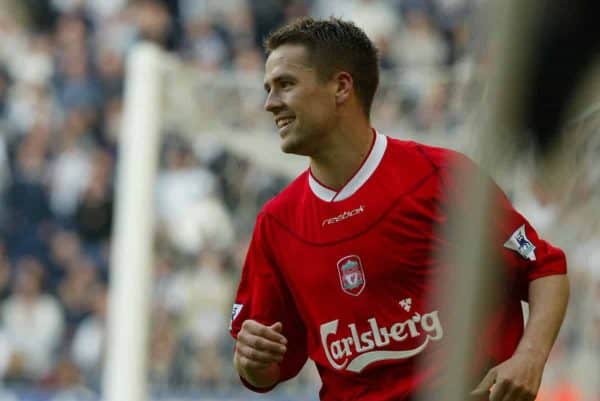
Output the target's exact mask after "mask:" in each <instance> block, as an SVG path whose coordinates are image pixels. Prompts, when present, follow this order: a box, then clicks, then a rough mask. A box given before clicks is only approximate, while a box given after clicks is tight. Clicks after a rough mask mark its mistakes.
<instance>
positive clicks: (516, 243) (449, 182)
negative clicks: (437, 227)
mask: <svg viewBox="0 0 600 401" xmlns="http://www.w3.org/2000/svg"><path fill="white" fill-rule="evenodd" d="M428 156H429V157H430V160H431V161H432V163H434V165H436V168H437V170H438V173H439V175H440V177H441V180H442V185H443V187H444V193H445V194H446V195H447V196H448V197H449V200H450V202H457V204H458V206H459V210H462V211H463V212H464V213H469V205H468V204H467V200H466V199H465V195H464V186H463V185H461V182H465V180H466V179H469V178H478V179H481V180H483V181H482V182H486V183H488V184H489V185H490V188H491V191H492V196H491V199H492V206H491V207H492V224H493V227H491V228H492V230H493V233H492V236H491V238H492V239H493V240H494V241H496V244H495V246H494V247H493V248H494V249H495V250H497V251H499V252H500V253H501V254H502V257H503V260H504V262H505V265H506V267H507V268H508V269H510V270H511V271H513V272H514V273H516V275H518V276H519V277H524V278H526V279H527V280H528V281H532V280H535V279H537V278H541V277H544V276H549V275H556V274H566V272H567V263H566V257H565V254H564V252H563V251H562V250H561V249H559V248H557V247H555V246H553V245H551V244H550V243H549V242H547V241H545V240H544V239H542V238H540V236H539V235H538V233H537V232H536V230H535V229H534V227H533V226H532V225H531V224H530V223H529V222H528V221H527V219H526V218H525V217H524V216H523V215H521V214H520V213H519V212H518V211H517V210H515V208H514V207H513V205H512V204H511V202H510V200H509V199H508V197H507V196H506V194H505V193H504V192H503V191H502V189H500V187H499V186H498V185H497V184H496V183H495V182H494V181H493V180H492V179H491V178H489V177H488V176H487V175H485V174H484V172H483V171H482V170H481V169H480V168H479V167H478V166H477V165H476V164H475V163H474V162H473V161H471V160H470V159H469V158H468V157H466V156H464V155H463V154H460V153H458V152H453V151H444V150H439V149H438V150H435V151H434V152H432V154H429V155H428Z"/></svg>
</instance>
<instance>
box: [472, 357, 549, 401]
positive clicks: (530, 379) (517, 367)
mask: <svg viewBox="0 0 600 401" xmlns="http://www.w3.org/2000/svg"><path fill="white" fill-rule="evenodd" d="M544 363H545V362H544V361H540V360H539V358H535V357H532V356H531V355H530V354H527V353H523V354H515V355H513V356H512V357H511V358H510V359H507V360H506V361H504V362H503V363H501V364H500V365H498V366H495V367H493V368H492V369H490V371H489V372H488V373H487V375H486V376H485V377H484V378H483V380H482V381H481V383H479V385H478V386H477V387H476V388H475V390H473V391H472V392H471V395H472V396H482V395H485V394H487V393H488V392H489V393H490V395H489V397H490V401H533V400H534V399H535V397H536V396H537V392H538V390H539V388H540V383H541V381H542V373H543V372H544Z"/></svg>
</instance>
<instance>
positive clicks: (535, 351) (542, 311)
mask: <svg viewBox="0 0 600 401" xmlns="http://www.w3.org/2000/svg"><path fill="white" fill-rule="evenodd" d="M568 300H569V279H568V278H567V276H566V275H556V276H547V277H542V278H539V279H537V280H534V281H532V282H531V283H529V320H528V322H527V326H526V327H525V333H524V334H523V338H522V339H521V342H520V343H519V346H518V347H517V350H516V351H515V353H526V354H528V355H529V357H531V358H536V359H538V360H540V362H542V363H544V364H545V363H546V360H547V359H548V355H549V354H550V350H551V349H552V345H553V344H554V341H555V340H556V336H557V335H558V331H559V329H560V325H561V324H562V322H563V319H564V317H565V310H566V308H567V302H568Z"/></svg>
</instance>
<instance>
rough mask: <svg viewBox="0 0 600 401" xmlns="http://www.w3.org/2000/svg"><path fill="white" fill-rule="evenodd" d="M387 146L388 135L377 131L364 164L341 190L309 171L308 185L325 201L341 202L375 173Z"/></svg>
mask: <svg viewBox="0 0 600 401" xmlns="http://www.w3.org/2000/svg"><path fill="white" fill-rule="evenodd" d="M386 148H387V137H386V136H385V135H381V134H379V133H377V132H376V133H375V143H374V144H373V147H372V148H371V152H370V153H369V155H368V156H367V158H366V159H365V161H364V162H363V165H362V166H361V167H360V168H359V169H358V171H357V172H356V173H355V174H354V176H353V177H352V178H351V179H350V181H348V182H347V183H346V185H344V186H343V187H342V189H341V190H339V191H337V192H336V191H334V190H333V189H331V188H327V187H326V186H324V185H323V184H321V183H320V182H319V181H317V180H316V178H314V177H313V176H312V174H311V173H310V172H309V174H308V185H309V187H310V189H311V190H312V192H313V193H314V194H315V196H316V197H317V198H320V199H321V200H324V201H325V202H339V201H343V200H344V199H348V198H349V197H351V196H352V195H354V194H355V193H356V191H358V190H359V189H360V187H362V186H363V185H364V184H365V182H367V181H368V179H369V177H371V175H373V173H374V172H375V170H377V167H378V166H379V163H380V162H381V160H382V159H383V155H384V153H385V149H386Z"/></svg>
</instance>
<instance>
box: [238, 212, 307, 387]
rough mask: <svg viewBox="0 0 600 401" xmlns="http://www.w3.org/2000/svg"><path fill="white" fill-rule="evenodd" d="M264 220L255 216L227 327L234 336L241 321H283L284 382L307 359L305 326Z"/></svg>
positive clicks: (265, 219) (271, 234)
mask: <svg viewBox="0 0 600 401" xmlns="http://www.w3.org/2000/svg"><path fill="white" fill-rule="evenodd" d="M267 220H268V217H267V215H265V214H264V213H261V214H260V215H259V216H258V218H257V221H256V226H255V229H254V233H253V235H252V240H251V242H250V246H249V248H248V253H247V255H246V260H245V262H244V267H243V270H242V275H241V279H240V283H239V286H238V290H237V294H236V297H235V301H234V304H233V309H232V315H231V324H230V327H229V330H230V333H231V335H232V336H233V337H234V338H237V335H238V333H239V331H240V330H241V327H242V323H243V322H244V321H245V320H247V319H252V320H256V321H257V322H259V323H262V324H265V325H271V324H273V323H276V322H282V324H283V335H284V336H285V337H286V338H287V340H288V346H287V352H286V354H285V356H284V359H283V361H282V362H281V364H280V368H281V378H280V381H284V380H288V379H290V378H292V377H294V376H296V375H297V374H298V372H299V371H300V369H302V367H303V366H304V364H305V362H306V360H307V357H308V356H307V345H306V329H305V327H304V324H303V322H302V319H301V318H300V316H299V313H298V310H297V308H296V306H295V304H294V301H293V297H292V295H291V294H290V292H289V290H288V287H287V285H286V284H285V281H284V280H283V277H282V274H281V271H280V269H279V268H278V266H277V264H276V263H275V260H274V257H273V255H272V254H271V252H270V247H269V243H270V241H274V240H276V238H275V237H274V236H273V235H274V233H272V232H270V231H269V227H268V225H267ZM244 385H246V387H248V388H250V389H251V390H254V391H261V392H264V391H268V390H270V389H257V388H253V387H252V386H250V385H249V384H248V383H245V382H244Z"/></svg>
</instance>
